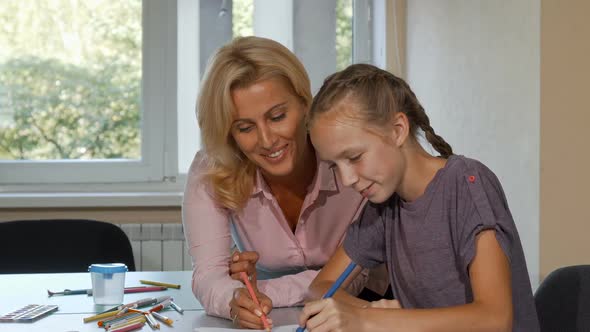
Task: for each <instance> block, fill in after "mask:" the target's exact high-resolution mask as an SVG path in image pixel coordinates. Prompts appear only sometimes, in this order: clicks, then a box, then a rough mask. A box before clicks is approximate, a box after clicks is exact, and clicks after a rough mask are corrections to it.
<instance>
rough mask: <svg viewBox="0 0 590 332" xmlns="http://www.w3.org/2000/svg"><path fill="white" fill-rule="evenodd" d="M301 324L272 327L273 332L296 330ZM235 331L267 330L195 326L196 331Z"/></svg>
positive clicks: (293, 331)
mask: <svg viewBox="0 0 590 332" xmlns="http://www.w3.org/2000/svg"><path fill="white" fill-rule="evenodd" d="M298 327H299V325H283V326H277V327H273V328H272V332H295V331H297V328H298ZM235 331H250V332H265V331H264V330H250V329H228V328H225V327H195V329H194V332H235Z"/></svg>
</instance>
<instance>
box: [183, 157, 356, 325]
mask: <svg viewBox="0 0 590 332" xmlns="http://www.w3.org/2000/svg"><path fill="white" fill-rule="evenodd" d="M204 158H205V157H204V153H203V152H199V153H198V154H197V155H196V157H195V159H194V160H193V163H192V165H191V168H190V170H189V173H188V179H187V185H186V189H185V194H184V202H183V205H182V213H183V225H184V232H185V237H186V240H187V245H188V248H189V253H190V255H191V257H192V261H193V278H192V287H193V293H194V294H195V296H196V297H197V299H198V300H199V301H200V302H201V304H202V305H203V307H204V308H205V310H206V311H207V313H208V314H210V315H215V316H220V317H225V318H229V309H230V307H229V302H230V301H231V298H232V296H233V291H234V289H235V288H238V287H242V284H241V283H240V282H239V281H236V280H233V279H231V278H230V276H229V262H230V255H231V252H230V248H231V247H232V245H233V244H234V243H235V244H236V245H237V247H238V248H239V249H240V250H242V251H257V252H258V254H259V255H260V258H259V260H258V263H257V269H258V271H259V272H258V273H259V276H260V277H259V278H262V277H264V275H267V276H272V277H273V278H272V279H268V280H259V281H258V288H259V290H260V291H261V292H263V293H264V294H266V295H267V296H268V297H269V298H270V299H271V300H272V302H273V306H274V307H284V306H295V305H300V304H302V303H303V300H304V295H305V293H306V291H307V289H308V287H309V284H310V283H311V281H312V280H313V279H314V278H315V276H316V275H317V273H318V272H319V271H318V269H319V268H321V267H322V266H323V265H324V264H325V263H326V262H327V261H328V259H329V258H330V256H331V255H332V254H333V253H334V251H335V250H336V248H337V247H338V246H339V245H340V243H341V241H342V240H343V236H344V234H345V232H346V230H347V228H348V226H349V224H350V223H352V221H353V220H354V219H355V218H356V217H357V216H358V214H359V213H360V211H361V209H362V207H363V206H364V203H365V200H364V199H363V198H362V196H361V195H360V194H358V193H357V192H355V191H354V190H352V189H350V188H345V187H344V186H343V185H342V184H341V183H339V182H338V180H337V177H336V175H335V174H334V171H333V170H331V169H330V168H329V167H328V165H327V164H326V163H324V162H321V161H318V171H317V172H316V176H315V177H314V180H313V181H312V183H311V185H310V187H309V190H308V193H307V195H306V197H305V200H304V202H303V206H302V207H301V213H300V215H299V220H298V223H297V227H296V229H295V233H293V232H292V231H291V229H290V228H289V224H288V223H287V220H286V219H285V216H284V214H283V212H282V210H281V208H280V207H279V205H278V202H277V200H276V199H275V197H274V196H273V195H272V193H271V191H270V188H269V187H268V185H267V184H266V182H265V181H264V178H263V177H262V176H261V174H260V172H259V171H258V172H257V174H256V182H255V186H254V189H253V192H252V196H251V197H250V199H249V200H248V201H247V203H246V205H245V207H244V209H243V210H242V211H241V212H240V213H234V212H232V211H229V210H227V209H225V208H221V207H219V205H218V204H216V203H215V201H214V200H213V198H212V197H211V195H210V190H209V189H208V185H207V184H205V183H204V182H203V181H202V179H201V176H200V175H201V174H202V172H203V168H202V167H203V166H202V161H203V160H204ZM232 235H233V241H232ZM366 279H367V273H363V274H362V277H359V278H357V280H355V282H353V284H352V285H351V286H350V287H349V291H350V292H351V293H353V294H357V293H358V292H360V290H361V289H362V287H363V285H364V284H365V281H366Z"/></svg>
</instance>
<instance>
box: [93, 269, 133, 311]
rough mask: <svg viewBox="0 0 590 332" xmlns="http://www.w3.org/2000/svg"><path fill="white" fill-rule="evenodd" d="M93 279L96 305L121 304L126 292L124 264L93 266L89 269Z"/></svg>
mask: <svg viewBox="0 0 590 332" xmlns="http://www.w3.org/2000/svg"><path fill="white" fill-rule="evenodd" d="M88 271H89V272H90V276H91V277H92V297H93V298H94V304H101V305H102V304H121V303H123V293H124V291H125V272H127V266H126V265H125V264H122V263H108V264H92V265H90V266H89V267H88Z"/></svg>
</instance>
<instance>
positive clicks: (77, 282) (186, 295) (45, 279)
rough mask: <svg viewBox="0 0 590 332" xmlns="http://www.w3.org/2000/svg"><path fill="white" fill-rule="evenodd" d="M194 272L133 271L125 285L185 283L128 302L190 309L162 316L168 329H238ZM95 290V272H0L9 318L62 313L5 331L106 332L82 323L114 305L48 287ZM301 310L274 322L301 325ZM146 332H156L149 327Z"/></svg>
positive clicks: (275, 315)
mask: <svg viewBox="0 0 590 332" xmlns="http://www.w3.org/2000/svg"><path fill="white" fill-rule="evenodd" d="M191 273H192V272H191V271H165V272H160V271H157V272H127V274H126V276H125V286H126V287H131V286H140V285H141V284H140V283H139V280H140V279H146V280H152V281H161V282H167V283H173V284H180V285H181V288H180V289H168V290H166V291H161V292H147V293H134V294H125V297H124V299H123V302H124V303H129V302H132V301H135V300H139V299H142V298H146V297H158V296H164V295H170V296H172V297H173V298H174V302H175V303H176V304H178V305H179V306H180V307H181V308H182V309H184V310H185V311H184V314H183V315H181V314H179V313H177V312H176V311H173V310H168V311H165V312H162V313H163V314H164V315H166V316H168V317H169V318H171V319H172V320H174V325H173V327H167V326H165V325H164V324H160V325H161V326H162V327H161V330H162V331H167V330H170V331H178V332H180V331H187V332H189V331H193V329H194V328H195V327H229V328H230V327H232V323H231V321H229V320H226V319H220V318H216V317H211V316H207V314H205V312H204V311H203V307H202V306H201V304H200V303H199V302H198V301H197V299H196V298H195V297H194V295H193V293H192V290H191ZM85 288H91V280H90V274H89V273H50V274H0V314H6V313H8V312H10V311H13V310H16V309H18V308H20V307H23V306H25V305H27V304H56V305H58V306H59V308H58V311H56V312H54V313H52V314H50V315H48V316H46V317H44V318H41V319H39V320H37V321H35V322H33V323H0V332H12V331H15V332H24V331H27V332H30V331H43V332H45V331H47V332H53V331H60V332H64V331H68V332H71V331H80V332H82V331H94V332H101V331H104V329H102V328H99V327H98V326H97V324H96V322H90V323H86V324H84V323H83V321H82V319H83V318H84V317H88V316H91V315H93V314H96V313H99V312H102V311H104V310H106V309H108V308H111V307H113V306H97V305H95V304H94V302H93V299H92V297H91V296H87V295H84V294H81V295H67V296H60V295H56V296H53V297H48V296H47V289H49V290H51V291H54V292H58V291H63V290H64V289H72V290H73V289H85ZM299 311H300V308H283V309H274V310H273V311H272V312H271V318H272V319H273V322H274V324H275V325H277V326H279V325H289V324H296V323H297V318H298V315H299ZM141 331H152V330H151V328H150V327H149V326H148V325H145V326H144V328H143V329H142V330H141Z"/></svg>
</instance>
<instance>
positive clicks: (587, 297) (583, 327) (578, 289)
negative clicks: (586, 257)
mask: <svg viewBox="0 0 590 332" xmlns="http://www.w3.org/2000/svg"><path fill="white" fill-rule="evenodd" d="M535 305H536V307H537V315H538V317H539V323H540V325H541V331H542V332H546V331H551V332H553V331H564V332H567V331H590V265H575V266H567V267H563V268H559V269H557V270H555V271H553V272H551V273H550V274H549V275H548V276H547V277H546V278H545V280H543V282H542V283H541V285H540V286H539V288H538V289H537V291H536V292H535Z"/></svg>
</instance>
